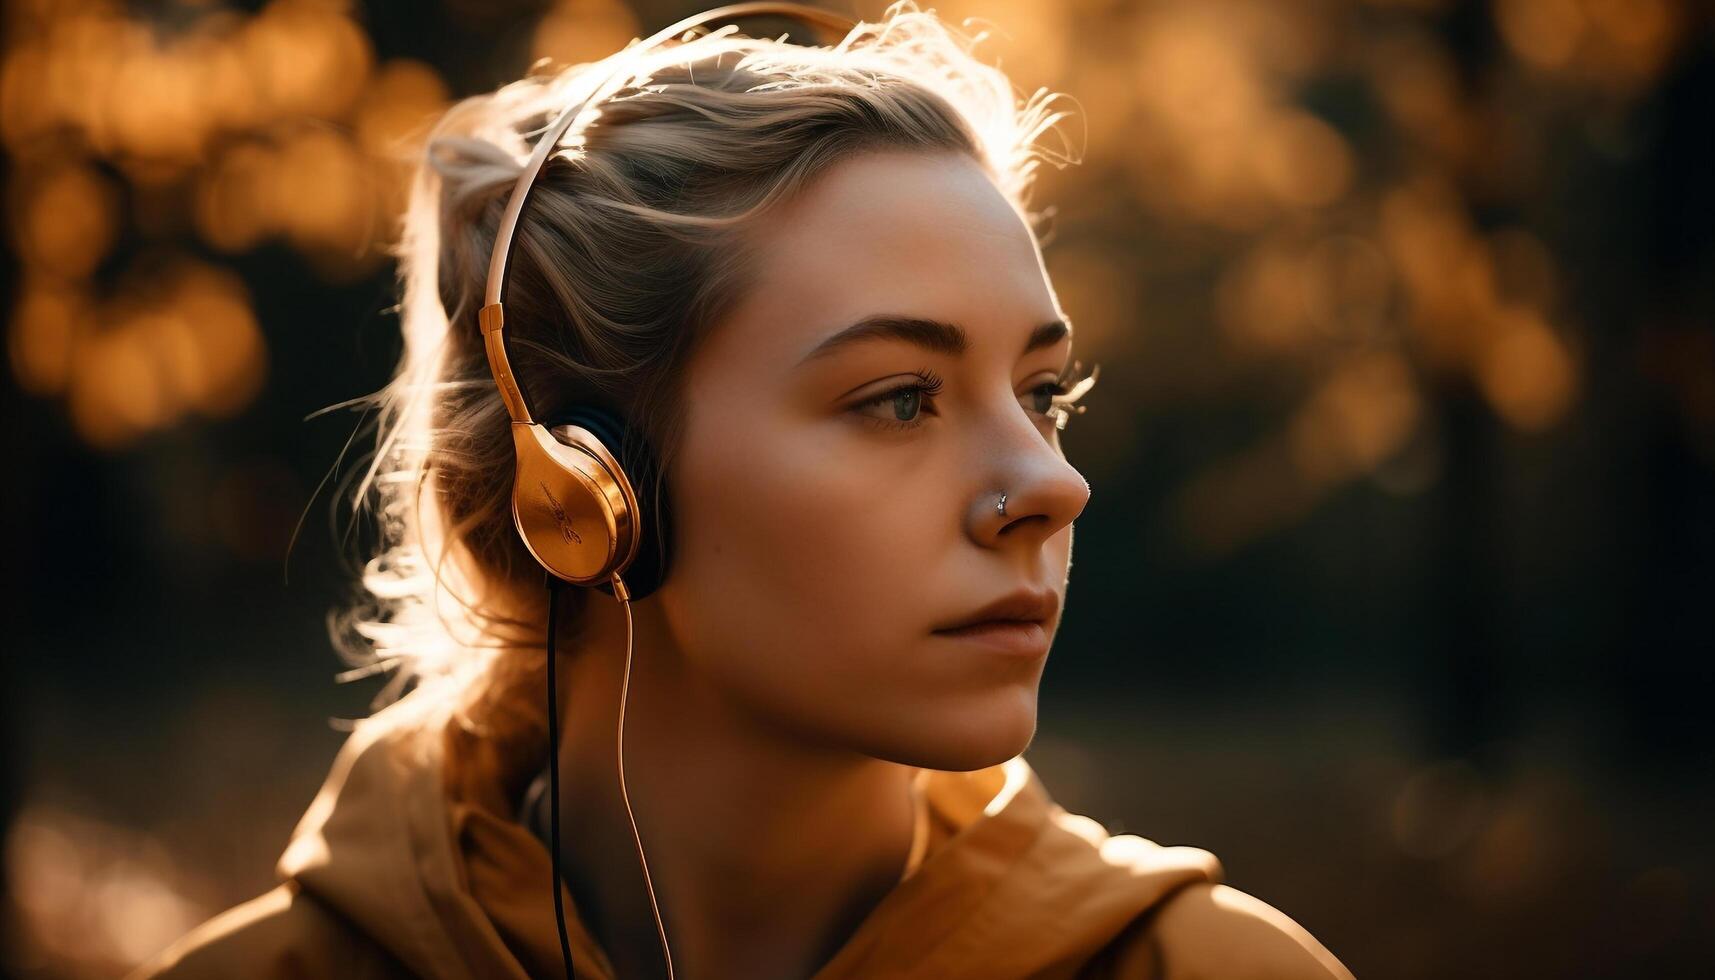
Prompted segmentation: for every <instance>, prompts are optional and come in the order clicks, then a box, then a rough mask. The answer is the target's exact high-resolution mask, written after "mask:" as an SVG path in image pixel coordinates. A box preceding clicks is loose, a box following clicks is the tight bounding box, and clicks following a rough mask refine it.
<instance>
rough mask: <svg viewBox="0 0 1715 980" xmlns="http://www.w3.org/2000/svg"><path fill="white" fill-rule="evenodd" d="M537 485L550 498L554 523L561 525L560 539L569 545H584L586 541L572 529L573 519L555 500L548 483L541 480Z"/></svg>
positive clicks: (549, 502) (549, 504) (549, 503)
mask: <svg viewBox="0 0 1715 980" xmlns="http://www.w3.org/2000/svg"><path fill="white" fill-rule="evenodd" d="M537 483H538V484H539V485H540V486H541V487H542V493H544V494H545V495H547V497H548V506H549V507H550V508H552V509H553V511H554V522H555V523H557V524H559V525H560V537H562V538H565V539H566V543H567V544H583V543H584V539H583V538H582V537H580V536H579V535H578V532H577V531H574V530H573V529H572V519H571V518H569V517H567V516H566V509H565V508H564V507H561V506H560V502H559V501H558V500H555V499H554V491H552V490H549V489H548V484H547V483H544V482H542V481H540V480H538V481H537Z"/></svg>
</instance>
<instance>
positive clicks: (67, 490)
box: [0, 0, 1715, 980]
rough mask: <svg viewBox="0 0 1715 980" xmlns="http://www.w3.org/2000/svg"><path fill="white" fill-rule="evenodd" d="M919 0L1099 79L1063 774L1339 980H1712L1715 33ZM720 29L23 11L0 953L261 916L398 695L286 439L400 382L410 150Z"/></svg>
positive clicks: (1018, 51)
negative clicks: (1286, 923) (375, 655)
mask: <svg viewBox="0 0 1715 980" xmlns="http://www.w3.org/2000/svg"><path fill="white" fill-rule="evenodd" d="M933 6H935V7H936V8H937V9H938V10H940V11H941V12H942V13H943V14H944V15H945V16H947V17H948V18H949V19H952V20H955V21H957V20H958V19H960V18H963V17H966V16H980V17H983V18H986V19H987V21H989V22H990V25H991V26H992V27H993V28H994V29H995V30H996V31H997V34H996V36H995V37H993V38H991V39H989V40H987V41H985V42H984V43H983V46H980V47H979V49H978V50H979V52H985V53H986V57H987V60H990V61H991V62H992V61H994V60H995V59H996V58H997V57H998V59H999V61H1000V63H1001V65H1002V67H1003V68H1005V69H1006V70H1008V72H1009V73H1011V75H1012V76H1013V80H1014V81H1015V82H1016V83H1017V85H1018V86H1019V88H1020V89H1021V91H1022V92H1024V93H1028V92H1030V91H1033V90H1034V89H1036V88H1037V87H1038V86H1047V87H1049V88H1050V89H1052V90H1055V91H1061V92H1066V93H1069V94H1070V95H1071V96H1072V97H1073V98H1074V99H1075V100H1076V105H1075V106H1074V108H1075V110H1076V111H1077V117H1076V118H1075V119H1073V120H1071V121H1069V122H1068V123H1066V124H1065V125H1064V127H1063V129H1064V132H1065V135H1066V138H1067V140H1068V142H1069V143H1070V144H1071V146H1072V147H1073V149H1075V150H1077V151H1079V152H1080V155H1081V162H1079V163H1078V164H1077V165H1076V166H1070V167H1066V168H1064V169H1057V168H1056V167H1054V166H1044V167H1043V171H1042V176H1041V179H1040V182H1039V185H1038V190H1037V195H1036V197H1035V199H1034V203H1035V204H1036V206H1038V207H1041V206H1045V205H1052V206H1054V207H1055V208H1056V209H1057V213H1056V217H1055V226H1054V232H1053V235H1052V238H1051V240H1050V241H1049V243H1048V246H1047V254H1048V258H1049V265H1050V272H1051V273H1052V275H1053V277H1054V281H1055V285H1056V288H1057V289H1058V290H1059V292H1060V295H1061V299H1062V302H1063V304H1064V306H1065V307H1066V309H1067V311H1068V312H1069V313H1070V314H1071V315H1072V317H1073V319H1074V320H1075V321H1076V322H1077V324H1078V333H1079V342H1078V344H1079V353H1080V357H1082V358H1083V359H1085V360H1086V361H1095V362H1098V363H1100V365H1101V382H1100V383H1099V384H1098V385H1097V387H1096V388H1095V390H1094V391H1092V392H1091V393H1090V395H1089V396H1088V397H1087V398H1086V404H1088V405H1090V406H1091V407H1090V409H1089V411H1088V413H1087V414H1085V415H1081V416H1077V417H1075V418H1074V419H1073V421H1072V424H1071V426H1070V428H1069V429H1068V431H1067V433H1066V436H1065V442H1066V444H1067V451H1068V455H1069V456H1070V457H1071V458H1072V459H1073V461H1074V462H1075V463H1077V464H1078V465H1079V466H1080V468H1081V469H1082V470H1083V471H1084V473H1085V475H1086V476H1087V477H1088V478H1089V479H1090V481H1091V483H1092V485H1093V487H1094V494H1093V497H1092V500H1091V503H1090V505H1089V507H1088V509H1087V510H1086V511H1085V513H1084V515H1083V516H1082V518H1081V519H1080V520H1079V526H1078V535H1077V549H1076V555H1075V569H1074V573H1073V577H1072V587H1071V593H1070V595H1069V607H1068V613H1067V616H1066V619H1065V621H1064V624H1063V626H1062V629H1061V632H1060V635H1059V638H1058V642H1057V644H1056V647H1055V652H1054V655H1053V657H1052V659H1051V661H1050V666H1049V670H1048V672H1047V675H1046V678H1045V680H1044V685H1043V692H1042V695H1043V699H1042V714H1041V724H1040V729H1039V733H1038V736H1037V740H1036V742H1035V744H1034V745H1033V746H1032V748H1031V749H1030V751H1029V752H1028V756H1029V758H1030V759H1031V761H1032V762H1033V763H1034V764H1035V765H1036V767H1037V768H1038V770H1039V771H1040V772H1041V773H1042V775H1043V778H1044V780H1045V782H1047V784H1048V786H1049V788H1050V789H1051V790H1052V791H1053V792H1054V793H1055V794H1056V796H1057V797H1058V798H1059V799H1060V800H1061V802H1062V803H1064V804H1065V805H1066V806H1067V807H1069V808H1070V809H1073V810H1075V811H1078V812H1083V813H1087V814H1089V815H1091V816H1092V817H1095V818H1096V819H1098V820H1100V821H1102V822H1103V823H1104V824H1105V825H1107V826H1108V828H1109V830H1111V831H1115V832H1121V831H1123V832H1130V833H1137V834H1141V835H1143V836H1145V837H1149V838H1151V839H1154V840H1158V841H1161V842H1163V843H1173V844H1193V845H1197V846H1201V847H1206V848H1209V849H1210V850H1212V851H1214V852H1215V853H1216V854H1217V855H1219V856H1220V857H1221V858H1222V859H1223V861H1224V862H1225V864H1226V868H1227V873H1228V881H1229V882H1230V883H1231V884H1233V885H1235V886H1237V887H1239V888H1242V889H1244V890H1246V891H1249V892H1251V893H1253V894H1256V895H1258V896H1260V897H1262V898H1264V899H1265V900H1267V901H1269V902H1270V903H1272V904H1274V905H1275V906H1277V907H1279V908H1280V909H1282V910H1283V911H1285V912H1286V913H1287V914H1289V915H1291V916H1292V917H1294V918H1295V919H1297V920H1298V921H1299V922H1301V923H1303V924H1304V925H1305V926H1306V927H1307V928H1308V929H1310V931H1311V932H1312V933H1314V934H1315V935H1316V936H1317V937H1318V938H1320V939H1321V940H1322V941H1323V942H1324V943H1325V944H1326V945H1327V946H1328V947H1329V948H1330V949H1332V950H1333V951H1334V952H1335V953H1336V954H1337V955H1338V956H1340V957H1341V958H1342V959H1343V960H1344V961H1345V962H1346V963H1347V964H1348V965H1349V966H1350V967H1351V968H1352V969H1353V971H1354V972H1355V973H1356V974H1357V975H1358V976H1359V977H1363V978H1366V980H1367V978H1379V977H1432V976H1434V977H1439V976H1470V977H1490V976H1492V977H1578V978H1607V977H1615V978H1618V977H1640V976H1652V977H1674V976H1682V977H1693V976H1704V977H1706V976H1711V975H1715V867H1712V857H1715V848H1712V847H1711V845H1710V844H1709V842H1708V839H1707V838H1708V831H1709V828H1710V827H1711V826H1712V825H1715V819H1712V818H1715V806H1712V796H1715V793H1712V784H1711V781H1710V778H1709V759H1710V753H1711V749H1712V748H1715V736H1712V731H1715V729H1712V727H1711V725H1710V723H1709V720H1708V718H1709V712H1708V711H1707V710H1706V707H1705V706H1706V704H1707V701H1708V696H1709V687H1710V682H1711V680H1712V679H1715V670H1712V668H1711V666H1710V646H1711V644H1710V640H1709V637H1710V636H1711V630H1710V625H1711V624H1710V610H1711V596H1712V594H1715V591H1712V590H1715V557H1712V556H1715V327H1712V324H1715V179H1712V174H1715V137H1712V135H1711V133H1712V126H1711V124H1712V122H1715V117H1712V109H1711V107H1712V106H1715V17H1712V16H1711V13H1710V8H1708V7H1707V6H1706V5H1703V4H1699V3H1694V2H1674V0H1625V2H1621V0H1508V2H1503V3H1495V4H1489V3H1460V2H1453V0H1447V2H1438V0H1393V2H1380V0H1376V2H1359V0H1314V2H1311V0H1305V2H1298V0H1293V2H1286V0H1282V2H1279V3H1268V2H1227V0H1197V2H1190V0H1186V2H1171V0H1160V2H1137V3H1122V2H1111V0H1109V2H1104V0H1078V2H1071V3H1063V2H1062V3H1056V2H1050V0H987V2H985V0H972V2H958V3H949V4H934V5H933ZM696 9H701V8H699V7H696V6H693V5H691V4H685V3H677V2H673V3H668V2H648V3H635V4H632V5H630V6H622V5H619V4H617V3H612V2H609V3H603V2H597V0H579V2H565V3H557V4H556V3H545V2H542V0H532V2H525V0H516V2H498V0H497V2H478V0H448V2H445V3H441V4H433V3H422V2H405V0H401V2H388V3H382V2H370V3H365V4H361V5H357V4H349V5H347V4H340V3H332V2H318V0H277V2H274V3H269V4H259V3H240V4H221V3H217V2H212V0H206V2H192V0H180V2H168V0H161V2H152V3H132V4H129V5H126V4H107V5H103V4H97V3H92V2H81V0H80V2H57V0H35V2H16V3H10V4H8V5H7V7H6V13H5V21H4V30H5V40H4V48H3V53H0V59H3V60H0V138H3V140H4V145H5V150H6V156H5V163H4V166H5V173H4V182H5V186H6V192H7V196H6V198H5V201H6V208H5V215H6V224H7V231H8V237H7V246H6V247H7V251H6V253H5V261H4V269H3V274H4V283H5V291H6V294H7V302H6V306H5V309H6V310H7V313H6V317H7V320H6V331H7V355H8V366H9V368H10V370H8V371H7V372H5V382H4V395H3V397H4V418H5V420H6V422H5V425H4V427H3V429H4V434H5V435H4V438H5V439H6V442H7V444H6V447H5V450H6V458H7V459H9V460H11V461H12V462H11V463H10V464H8V465H6V466H5V479H4V487H5V494H6V496H5V500H4V506H3V508H0V513H3V514H4V519H5V521H6V527H5V532H6V542H7V547H6V549H5V552H6V556H7V561H6V567H7V571H8V575H7V579H8V581H9V583H10V587H9V588H8V589H7V592H6V595H7V604H6V611H5V615H6V623H7V632H8V634H9V635H10V637H11V639H9V640H8V642H7V644H6V653H5V655H4V657H3V658H0V665H3V667H0V669H3V670H4V677H3V678H0V681H3V690H4V691H5V692H6V697H5V707H6V714H5V718H4V724H5V730H4V735H5V737H6V741H7V745H8V748H9V751H8V752H7V753H6V755H5V763H4V766H5V768H4V771H3V772H0V799H3V801H4V808H3V810H4V812H3V816H0V827H4V828H5V853H4V862H5V869H6V875H5V879H4V886H3V887H4V889H5V899H6V905H5V908H6V912H7V915H6V920H5V932H4V936H5V939H4V946H3V951H4V957H5V962H4V968H5V969H8V970H10V971H11V972H12V973H14V974H16V975H18V976H25V977H99V976H113V975H116V974H117V973H118V972H120V971H122V970H123V969H124V968H125V967H127V966H129V965H131V964H133V963H136V962H138V961H139V960H141V959H143V958H145V957H147V956H150V955H152V954H153V953H154V952H155V951H156V950H158V949H159V948H161V947H162V946H163V945H165V944H166V943H167V942H168V941H170V940H171V939H173V938H176V937H177V936H178V935H179V934H181V933H182V932H183V931H184V930H185V929H187V928H189V927H190V926H191V925H194V924H195V923H196V922H199V921H201V920H202V919H203V918H205V917H206V916H207V915H209V914H212V913H213V912H214V911H217V910H219V909H221V908H224V907H227V906H229V905H231V904H234V903H236V902H238V901H242V900H244V899H246V898H249V897H251V896H253V895H255V894H258V893H260V892H261V891H263V890H265V889H266V888H267V887H268V886H269V884H270V882H271V868H272V864H273V862H274V860H275V859H276V858H277V856H278V854H279V851H280V849H281V848H282V847H283V845H284V843H285V840H286V837H287V834H288V833H289V832H290V830H291V828H292V826H293V825H294V824H295V822H296V821H297V819H298V817H299V815H300V814H301V813H302V811H303V809H304V807H305V806H307V804H308V803H309V801H310V799H311V798H312V796H313V795H314V793H315V790H316V789H317V787H318V786H319V785H320V782H321V780H322V778H323V776H324V775H325V772H326V769H327V766H328V763H329V762H330V761H331V759H332V756H333V753H334V752H335V750H336V749H337V747H338V745H339V743H340V741H341V739H342V738H343V733H342V731H341V729H340V724H339V720H340V719H350V718H356V717H360V716H361V715H362V714H363V713H365V711H366V710H367V709H368V704H369V700H370V698H371V697H373V696H374V694H375V693H376V691H377V690H378V689H379V683H380V682H379V681H378V680H376V679H369V680H363V681H357V682H354V683H346V684H340V683H336V682H335V680H334V674H335V673H336V672H338V671H339V670H341V669H342V668H343V667H344V664H343V663H342V662H341V661H340V660H339V659H338V658H337V656H336V655H335V654H334V652H333V649H332V647H331V645H330V643H329V641H328V636H327V630H326V626H325V622H324V620H325V617H326V616H327V614H328V613H329V612H330V610H333V609H335V608H336V607H337V606H338V605H339V604H340V603H341V602H343V601H345V599H346V598H347V597H348V596H349V594H350V589H351V582H352V575H353V569H352V565H351V561H352V556H353V555H355V554H360V551H361V547H362V544H363V542H364V541H365V540H366V538H365V537H364V535H363V529H362V528H361V527H359V528H357V529H356V530H355V531H353V532H352V534H353V536H351V537H349V538H347V537H345V532H346V530H347V527H346V523H347V518H348V516H349V511H348V510H346V509H344V505H343V504H339V503H338V501H339V500H340V499H342V498H340V496H339V495H338V493H337V492H336V491H338V489H339V488H340V487H341V486H342V485H343V481H345V480H348V479H350V478H351V476H352V475H353V471H354V470H360V468H361V465H362V463H364V462H366V461H365V460H364V459H363V458H362V455H361V454H362V452H363V451H364V450H365V449H367V448H370V447H368V446H365V445H363V444H361V443H360V444H357V445H354V446H353V447H352V449H351V452H350V453H349V454H348V455H347V456H346V458H345V460H344V463H343V464H342V465H341V466H340V467H339V469H338V470H337V472H336V471H335V469H334V465H335V461H336V459H337V458H339V456H340V452H341V449H342V447H344V446H345V444H346V441H347V439H348V438H349V437H350V436H351V434H352V431H353V428H354V427H355V426H356V424H357V423H358V421H359V418H358V415H357V414H356V413H354V412H351V411H341V410H334V411H330V412H326V413H323V414H320V415H314V416H313V417H312V413H315V412H317V410H319V409H323V408H325V407H327V406H330V405H334V404H336V403H339V402H341V401H344V400H346V399H349V398H354V397H357V396H359V395H362V394H366V393H368V392H371V391H373V390H375V389H376V388H377V387H379V386H380V385H381V384H383V383H384V382H385V381H386V379H387V378H388V376H389V374H390V372H391V370H392V368H393V366H394V362H395V358H396V357H397V354H398V350H399V343H398V340H397V321H396V319H394V317H393V316H392V315H391V312H390V310H389V307H390V305H391V303H392V301H393V297H392V291H391V290H392V284H391V275H392V270H391V267H390V265H389V263H388V260H387V256H386V254H385V252H384V251H383V250H382V249H381V248H379V247H378V244H379V243H381V242H384V241H385V239H386V237H387V235H388V234H389V233H390V229H389V225H388V223H387V215H388V213H389V209H390V208H392V207H395V206H396V205H397V202H398V200H399V193H400V183H399V181H400V173H401V171H400V169H399V167H398V165H397V164H396V163H390V162H388V159H387V156H386V153H385V150H386V148H387V147H388V146H390V145H394V144H393V143H392V142H390V141H393V140H396V139H399V138H403V137H405V136H407V135H408V134H409V132H410V131H411V128H412V126H413V125H415V124H417V123H419V122H421V121H423V120H425V119H427V118H428V117H429V116H431V115H432V114H433V113H434V112H435V111H436V110H437V109H438V108H439V107H440V106H442V105H444V104H445V101H446V100H447V99H449V98H453V97H458V96H462V95H466V94H472V93H476V92H479V91H483V90H485V89H488V88H492V87H494V86H495V85H498V84H501V83H503V82H505V81H507V80H509V79H511V78H515V77H517V76H518V75H519V74H520V73H522V72H523V71H525V70H526V69H527V68H528V66H529V65H530V64H531V63H532V61H533V60H534V58H536V57H538V56H548V57H553V58H556V59H558V60H560V61H563V62H577V61H585V60H590V59H592V58H595V57H599V56H601V55H602V54H605V53H606V52H608V51H610V50H612V49H614V48H615V47H617V46H620V45H622V44H623V43H624V42H625V41H626V40H628V39H629V38H631V37H633V36H642V35H645V34H647V33H650V32H652V31H654V30H656V29H658V28H660V27H662V26H665V25H666V24H667V23H669V22H671V21H672V20H674V19H676V18H678V17H681V16H684V15H686V14H688V13H691V12H693V11H694V10H696ZM841 9H846V10H848V11H850V10H853V9H854V8H851V7H842V8H841ZM880 9H881V8H880V7H879V6H878V5H874V4H868V3H866V4H863V5H861V6H859V7H857V8H855V11H856V12H857V13H859V14H863V15H867V16H870V17H872V18H873V17H875V16H876V15H878V14H879V12H880ZM750 26H751V27H752V32H753V33H761V32H762V31H763V29H764V28H767V27H770V26H774V30H772V32H771V33H773V34H775V35H778V34H779V33H780V32H781V31H783V30H787V29H789V25H785V24H779V25H773V24H772V22H752V25H750ZM980 26H981V25H979V27H980ZM794 37H795V39H797V38H796V35H794ZM1047 142H1048V143H1050V144H1051V145H1054V144H1055V138H1054V137H1052V136H1050V137H1049V138H1048V140H1047ZM300 517H302V520H303V522H302V526H301V530H300V529H299V520H300ZM295 530H298V533H297V535H296V538H295V541H294V531H295ZM288 544H291V545H292V547H291V548H290V550H289V552H288Z"/></svg>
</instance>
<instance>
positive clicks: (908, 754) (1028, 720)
mask: <svg viewBox="0 0 1715 980" xmlns="http://www.w3.org/2000/svg"><path fill="white" fill-rule="evenodd" d="M935 714H936V717H935V718H934V720H933V722H932V723H931V725H930V726H928V727H927V728H924V729H916V730H913V731H911V732H899V733H897V734H898V735H901V736H904V738H901V739H899V740H898V741H895V742H894V743H893V744H892V745H889V746H887V751H881V752H872V753H870V754H872V755H874V756H876V757H878V758H884V759H887V760H888V761H890V762H897V763H899V764H901V765H906V766H920V767H923V768H926V769H944V770H947V771H949V772H972V771H974V770H977V769H986V768H988V767H989V766H997V765H1000V764H1001V763H1003V762H1005V761H1006V760H1008V759H1010V758H1012V757H1013V756H1015V755H1018V754H1019V753H1021V752H1023V751H1024V750H1025V749H1026V748H1028V747H1029V746H1030V743H1031V741H1032V740H1033V739H1035V737H1036V688H1035V686H1034V685H1031V686H1028V687H1025V686H1018V687H1008V688H1006V689H1004V690H1000V691H994V692H991V693H989V694H987V695H986V696H985V697H984V698H983V699H982V701H981V703H979V704H970V703H965V704H961V705H957V706H955V705H948V706H947V708H946V709H945V710H937V711H936V713H935Z"/></svg>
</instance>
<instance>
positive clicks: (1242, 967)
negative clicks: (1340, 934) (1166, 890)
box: [1114, 881, 1354, 980]
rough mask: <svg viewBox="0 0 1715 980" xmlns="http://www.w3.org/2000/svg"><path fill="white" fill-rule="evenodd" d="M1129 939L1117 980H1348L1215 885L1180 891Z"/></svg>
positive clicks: (1299, 934) (1277, 918)
mask: <svg viewBox="0 0 1715 980" xmlns="http://www.w3.org/2000/svg"><path fill="white" fill-rule="evenodd" d="M1127 934H1128V935H1127V936H1126V937H1124V941H1123V943H1122V945H1123V948H1122V949H1121V950H1118V951H1117V952H1118V954H1119V956H1118V962H1119V963H1120V964H1121V966H1120V968H1119V969H1117V970H1116V971H1115V972H1114V976H1115V977H1116V978H1118V980H1139V978H1144V977H1148V978H1160V980H1203V978H1211V980H1212V978H1217V977H1219V978H1227V980H1253V978H1254V980H1354V978H1353V976H1352V973H1351V971H1350V970H1348V969H1346V967H1345V965H1344V964H1342V963H1341V962H1340V961H1339V960H1338V959H1337V958H1336V957H1335V956H1334V954H1333V953H1331V952H1329V951H1328V949H1327V947H1325V946H1323V945H1322V944H1321V943H1320V942H1317V940H1316V937H1314V936H1312V935H1311V934H1310V933H1309V932H1308V931H1307V930H1306V929H1305V928H1304V927H1303V926H1301V925H1299V924H1298V923H1297V922H1294V921H1293V920H1292V919H1291V918H1290V917H1288V916H1287V915H1286V914H1285V913H1284V912H1281V911H1280V910H1279V909H1277V908H1275V907H1274V906H1272V905H1269V904H1268V903H1267V902H1264V901H1263V900H1262V899H1259V898H1257V897H1255V896H1254V895H1250V894H1247V893H1245V892H1242V891H1240V890H1238V889H1237V888H1233V887H1231V886H1229V885H1223V884H1218V883H1215V882H1207V881H1205V882H1197V883H1195V884H1191V885H1187V886H1185V887H1184V888H1181V889H1179V890H1178V891H1176V892H1174V894H1173V896H1172V897H1171V898H1170V899H1168V900H1167V901H1166V902H1164V903H1163V904H1162V905H1160V906H1159V907H1157V908H1156V909H1154V910H1153V911H1152V912H1150V913H1149V914H1146V915H1144V916H1142V917H1141V918H1140V919H1139V920H1138V921H1137V922H1136V923H1134V924H1133V927H1132V928H1131V929H1128V930H1127Z"/></svg>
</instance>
